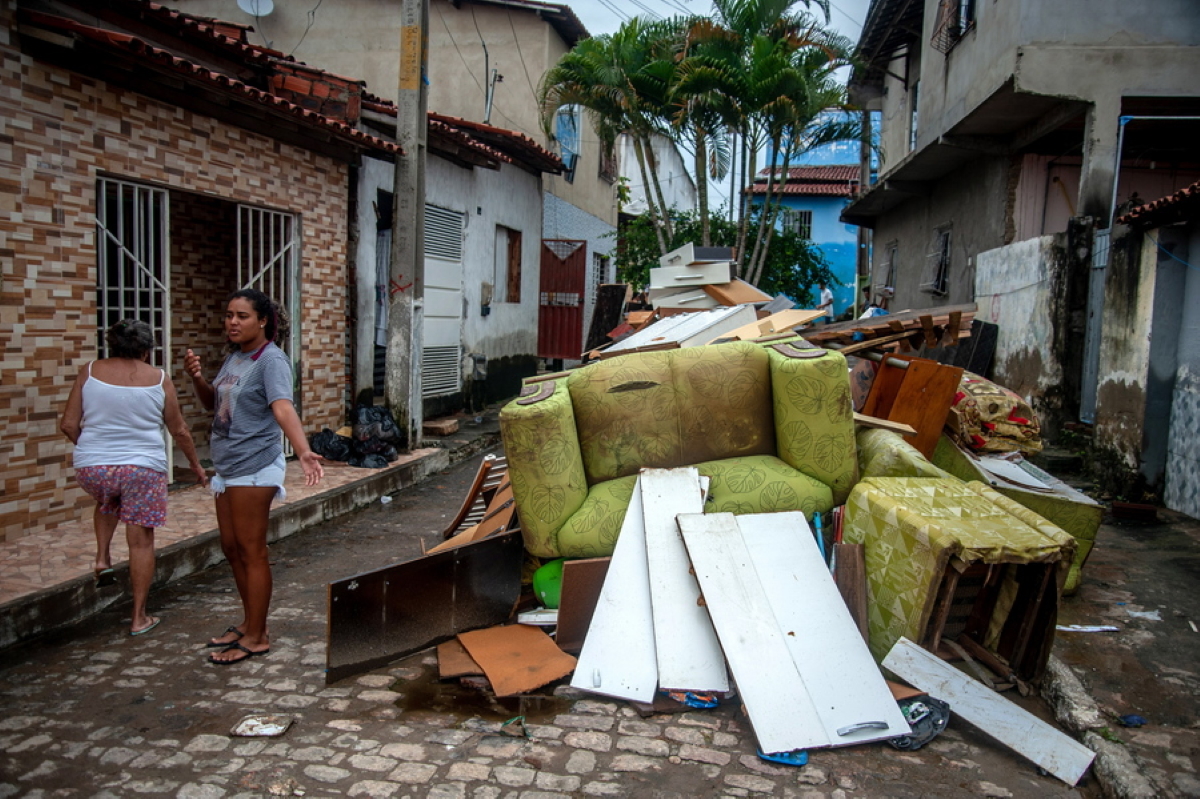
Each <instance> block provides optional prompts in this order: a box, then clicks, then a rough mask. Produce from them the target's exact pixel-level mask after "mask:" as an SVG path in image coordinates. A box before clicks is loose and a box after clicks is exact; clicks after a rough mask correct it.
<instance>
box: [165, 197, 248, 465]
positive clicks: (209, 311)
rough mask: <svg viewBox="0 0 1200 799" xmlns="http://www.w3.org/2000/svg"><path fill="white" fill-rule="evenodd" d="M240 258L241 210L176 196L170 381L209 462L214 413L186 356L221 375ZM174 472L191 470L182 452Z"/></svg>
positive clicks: (215, 201) (210, 200) (206, 199)
mask: <svg viewBox="0 0 1200 799" xmlns="http://www.w3.org/2000/svg"><path fill="white" fill-rule="evenodd" d="M236 259H237V205H236V204H235V203H231V202H228V201H225V200H221V199H217V198H215V197H205V196H201V195H198V194H191V193H188V192H179V191H175V192H171V295H172V303H171V304H172V306H173V313H172V314H171V349H172V352H171V361H172V363H173V364H175V367H176V368H174V369H173V370H172V374H171V379H172V380H173V381H174V383H175V390H176V391H177V392H178V393H179V405H180V408H182V410H183V417H184V418H185V419H187V420H188V424H189V426H190V427H191V430H192V438H194V439H195V440H196V447H197V448H198V449H199V450H200V457H201V458H207V457H208V430H209V423H210V421H211V420H210V414H209V412H208V411H206V410H205V409H204V406H203V405H201V404H200V400H199V399H197V398H196V393H195V392H194V391H192V381H191V380H190V379H188V377H187V375H185V374H184V372H183V369H182V366H183V356H184V353H186V352H187V350H188V349H191V350H192V351H193V352H195V353H196V354H197V355H199V356H200V359H201V363H203V364H204V365H205V373H206V374H207V375H208V377H209V379H210V380H211V379H212V378H213V377H214V376H215V375H216V370H217V368H218V366H219V365H220V363H221V360H222V359H223V358H224V357H225V335H224V328H223V325H222V317H223V316H224V313H225V298H226V297H227V296H228V295H229V292H231V291H233V290H234V289H236V288H237V286H236V285H234V282H235V281H234V272H233V268H234V262H235V261H236ZM175 469H176V473H177V474H181V475H183V472H182V471H181V470H184V471H186V470H187V459H186V458H184V457H182V453H181V452H180V451H179V449H178V448H176V454H175ZM183 479H185V480H190V479H193V478H191V477H187V476H183Z"/></svg>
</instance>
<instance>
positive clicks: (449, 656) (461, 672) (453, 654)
mask: <svg viewBox="0 0 1200 799" xmlns="http://www.w3.org/2000/svg"><path fill="white" fill-rule="evenodd" d="M437 659H438V677H440V678H441V679H443V680H448V679H450V678H451V677H466V676H467V675H474V674H483V669H481V668H479V664H478V663H476V662H475V660H474V658H472V657H471V656H470V655H468V654H467V650H466V649H464V648H463V645H462V643H461V642H460V641H459V640H458V639H457V638H451V639H450V640H449V641H443V642H442V643H440V644H438V648H437Z"/></svg>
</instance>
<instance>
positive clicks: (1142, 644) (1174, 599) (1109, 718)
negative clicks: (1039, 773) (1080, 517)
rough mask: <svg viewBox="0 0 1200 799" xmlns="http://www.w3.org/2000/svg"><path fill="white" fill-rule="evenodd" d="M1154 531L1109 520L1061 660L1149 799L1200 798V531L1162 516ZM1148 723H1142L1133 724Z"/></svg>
mask: <svg viewBox="0 0 1200 799" xmlns="http://www.w3.org/2000/svg"><path fill="white" fill-rule="evenodd" d="M1158 516H1159V521H1158V522H1157V523H1152V524H1144V523H1135V522H1118V521H1115V520H1113V519H1111V518H1109V519H1106V520H1105V522H1106V523H1105V524H1104V525H1103V526H1102V527H1101V528H1100V535H1099V536H1098V538H1097V546H1096V549H1095V551H1094V552H1093V554H1092V557H1091V559H1090V560H1089V561H1088V564H1087V566H1086V568H1085V569H1084V581H1083V584H1082V586H1081V587H1080V590H1079V592H1078V594H1077V595H1076V596H1075V597H1072V598H1069V599H1067V600H1066V602H1065V603H1064V607H1063V610H1062V612H1061V613H1060V614H1059V623H1060V624H1078V625H1093V626H1110V627H1117V628H1119V629H1118V630H1117V631H1115V632H1094V633H1059V635H1058V640H1057V642H1056V645H1055V653H1056V655H1057V656H1058V658H1059V659H1060V660H1061V661H1062V662H1063V663H1064V664H1066V665H1067V666H1069V667H1070V668H1071V670H1072V671H1073V672H1074V673H1075V674H1076V675H1078V676H1079V678H1080V681H1081V682H1082V683H1083V686H1084V688H1085V690H1087V692H1088V693H1089V694H1090V695H1091V697H1092V698H1093V699H1094V701H1095V702H1096V705H1097V708H1098V710H1099V712H1100V717H1101V718H1100V721H1099V723H1098V725H1097V726H1096V728H1095V730H1094V731H1093V732H1094V734H1096V735H1098V736H1100V737H1102V738H1106V739H1108V740H1110V741H1113V742H1116V743H1117V744H1118V746H1119V747H1121V748H1122V749H1124V750H1125V752H1126V753H1127V754H1128V755H1129V756H1130V758H1131V759H1132V760H1133V761H1134V763H1135V764H1136V766H1137V768H1138V770H1139V771H1140V772H1141V774H1142V776H1143V777H1144V778H1145V781H1146V784H1144V785H1143V791H1144V792H1145V791H1148V792H1147V793H1144V795H1150V796H1168V797H1169V796H1186V797H1194V796H1200V777H1198V775H1197V772H1198V770H1200V522H1197V520H1195V519H1192V518H1190V517H1188V516H1184V515H1183V514H1180V513H1173V512H1172V511H1168V510H1162V509H1160V510H1159V512H1158ZM1131 716H1140V717H1141V719H1143V720H1144V722H1145V723H1144V726H1138V727H1131V726H1125V724H1126V723H1132V724H1137V723H1138V720H1137V719H1133V718H1125V722H1124V723H1123V722H1122V719H1123V717H1131Z"/></svg>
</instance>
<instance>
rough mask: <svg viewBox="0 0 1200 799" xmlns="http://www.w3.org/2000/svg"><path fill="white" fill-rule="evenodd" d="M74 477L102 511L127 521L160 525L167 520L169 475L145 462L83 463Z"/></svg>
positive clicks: (144, 525)
mask: <svg viewBox="0 0 1200 799" xmlns="http://www.w3.org/2000/svg"><path fill="white" fill-rule="evenodd" d="M75 479H76V480H77V481H78V482H79V485H80V486H82V487H83V490H84V491H86V492H88V493H89V494H91V496H92V499H94V500H96V504H97V505H99V506H100V512H101V513H107V514H109V515H112V514H114V513H115V514H116V515H117V518H118V519H120V520H121V521H123V522H125V524H137V525H141V526H142V527H161V526H162V525H164V524H166V522H167V475H166V473H165V472H156V471H154V470H153V469H147V468H146V467H145V466H84V467H82V468H79V469H76V470H75Z"/></svg>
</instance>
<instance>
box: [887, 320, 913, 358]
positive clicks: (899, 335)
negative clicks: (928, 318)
mask: <svg viewBox="0 0 1200 799" xmlns="http://www.w3.org/2000/svg"><path fill="white" fill-rule="evenodd" d="M888 327H890V328H891V329H892V331H893V335H891V336H888V338H890V339H892V341H898V342H900V351H901V352H908V351H909V350H911V349H912V346H911V345H910V344H909V343H908V336H909V335H911V333H910V332H909V331H908V330H907V329H906V328H905V327H904V325H903V324H901V323H900V322H898V321H896V320H895V319H893V320H891V321H889V322H888Z"/></svg>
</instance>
